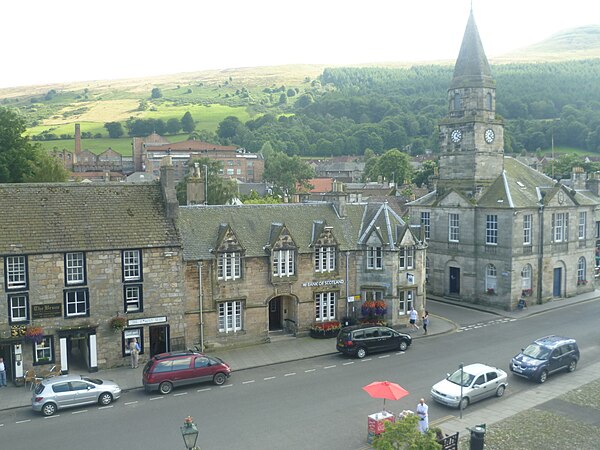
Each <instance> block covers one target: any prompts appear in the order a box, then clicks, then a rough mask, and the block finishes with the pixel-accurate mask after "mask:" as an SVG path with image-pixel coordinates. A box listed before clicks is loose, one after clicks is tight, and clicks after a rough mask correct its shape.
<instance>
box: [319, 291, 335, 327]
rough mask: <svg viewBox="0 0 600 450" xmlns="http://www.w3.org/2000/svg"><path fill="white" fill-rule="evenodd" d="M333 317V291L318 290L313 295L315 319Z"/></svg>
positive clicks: (322, 319)
mask: <svg viewBox="0 0 600 450" xmlns="http://www.w3.org/2000/svg"><path fill="white" fill-rule="evenodd" d="M333 319H335V292H318V293H317V294H316V295H315V320H316V321H317V322H322V321H327V320H333Z"/></svg>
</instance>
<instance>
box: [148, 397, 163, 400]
mask: <svg viewBox="0 0 600 450" xmlns="http://www.w3.org/2000/svg"><path fill="white" fill-rule="evenodd" d="M163 398H164V397H152V398H151V399H150V401H152V400H162V399H163Z"/></svg>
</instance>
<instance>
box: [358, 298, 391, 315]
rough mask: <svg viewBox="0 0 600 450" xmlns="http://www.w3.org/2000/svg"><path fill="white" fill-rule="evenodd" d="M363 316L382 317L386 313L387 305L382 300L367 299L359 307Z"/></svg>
mask: <svg viewBox="0 0 600 450" xmlns="http://www.w3.org/2000/svg"><path fill="white" fill-rule="evenodd" d="M360 312H361V314H362V315H363V317H371V318H372V317H383V316H385V315H386V314H387V306H386V304H385V302H384V301H383V300H367V301H366V302H364V303H363V304H362V306H361V307H360Z"/></svg>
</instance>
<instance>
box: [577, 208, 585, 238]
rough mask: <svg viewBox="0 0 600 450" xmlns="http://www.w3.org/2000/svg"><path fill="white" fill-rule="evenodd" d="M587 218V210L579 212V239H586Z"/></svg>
mask: <svg viewBox="0 0 600 450" xmlns="http://www.w3.org/2000/svg"><path fill="white" fill-rule="evenodd" d="M586 220H587V212H585V211H582V212H580V213H579V233H578V235H577V237H578V238H579V239H585V228H586V227H585V223H586Z"/></svg>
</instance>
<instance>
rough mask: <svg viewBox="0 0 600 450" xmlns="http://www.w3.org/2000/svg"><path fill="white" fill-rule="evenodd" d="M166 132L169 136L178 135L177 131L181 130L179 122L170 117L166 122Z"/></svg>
mask: <svg viewBox="0 0 600 450" xmlns="http://www.w3.org/2000/svg"><path fill="white" fill-rule="evenodd" d="M166 130H167V133H169V134H177V133H179V130H181V121H180V120H179V119H175V118H174V117H171V118H170V119H169V120H167V125H166Z"/></svg>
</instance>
